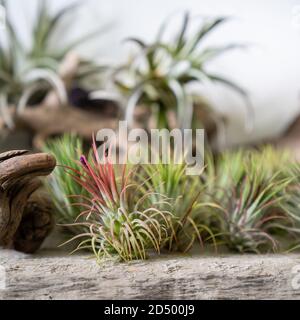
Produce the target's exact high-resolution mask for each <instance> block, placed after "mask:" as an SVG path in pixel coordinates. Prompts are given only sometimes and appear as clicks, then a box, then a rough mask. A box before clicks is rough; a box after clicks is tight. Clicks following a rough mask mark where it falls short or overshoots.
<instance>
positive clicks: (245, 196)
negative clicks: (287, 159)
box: [211, 150, 291, 253]
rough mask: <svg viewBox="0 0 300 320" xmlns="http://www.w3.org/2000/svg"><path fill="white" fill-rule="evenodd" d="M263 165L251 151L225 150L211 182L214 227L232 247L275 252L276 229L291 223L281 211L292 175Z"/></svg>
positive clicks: (227, 244) (241, 249)
mask: <svg viewBox="0 0 300 320" xmlns="http://www.w3.org/2000/svg"><path fill="white" fill-rule="evenodd" d="M263 154H264V153H261V156H262V155H263ZM259 160H261V161H259ZM265 165H266V162H264V161H262V158H261V159H259V157H258V153H257V152H256V151H250V150H240V151H236V152H232V153H230V152H226V153H224V154H223V155H221V156H220V158H219V159H218V161H217V166H216V172H215V173H216V177H215V179H214V181H213V180H211V181H213V183H214V189H215V192H214V195H213V198H214V201H215V202H216V203H217V204H218V206H219V210H218V211H219V212H218V211H216V212H214V214H216V221H215V222H214V223H213V225H214V227H215V228H214V229H213V230H214V232H215V234H216V235H218V237H220V238H221V239H222V241H221V243H223V244H225V245H226V246H227V247H229V249H231V250H234V251H237V252H256V253H259V252H262V251H269V250H273V251H276V250H278V245H279V244H278V241H277V240H276V234H277V232H278V231H281V230H287V226H288V225H290V223H291V219H290V217H289V215H288V214H286V212H285V211H284V210H282V205H283V204H284V203H285V201H286V189H287V187H288V185H289V184H290V183H291V178H289V177H286V176H285V177H284V176H281V172H280V170H276V169H274V170H273V172H272V170H266V167H265ZM217 212H218V214H217Z"/></svg>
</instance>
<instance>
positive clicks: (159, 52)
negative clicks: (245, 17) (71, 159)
mask: <svg viewBox="0 0 300 320" xmlns="http://www.w3.org/2000/svg"><path fill="white" fill-rule="evenodd" d="M225 21H227V19H226V18H217V19H212V20H207V19H203V23H202V25H201V26H200V27H198V29H197V30H196V31H195V32H194V33H190V32H189V31H190V30H189V28H190V26H191V24H192V18H191V16H190V14H189V13H186V14H185V15H184V17H183V25H182V27H181V29H180V30H179V31H178V32H177V33H176V34H175V36H174V37H173V39H172V41H167V40H164V39H163V36H164V34H165V31H166V29H167V26H168V22H169V21H167V22H166V23H165V24H163V26H162V27H161V29H160V31H159V33H158V35H157V37H156V40H155V41H154V42H153V43H150V44H147V43H145V42H143V41H141V40H139V39H129V40H130V41H133V42H134V43H136V44H137V45H138V47H139V49H140V50H139V52H138V54H136V55H135V56H134V57H133V58H132V59H131V60H130V63H129V64H128V65H125V66H122V67H121V68H119V69H118V70H117V72H116V76H115V83H116V85H117V87H118V88H119V89H120V90H121V92H123V94H124V95H125V97H127V108H126V119H127V121H128V122H129V123H130V124H132V122H133V119H134V112H135V108H136V107H137V105H145V106H148V107H149V108H151V110H152V112H153V113H154V114H155V115H156V127H158V128H169V127H172V126H174V123H173V124H172V123H171V121H170V119H169V118H168V114H169V112H170V111H172V112H175V113H176V124H175V126H177V127H181V128H190V127H191V126H192V119H193V108H194V104H196V103H197V101H198V100H199V99H200V100H201V97H200V96H199V95H195V94H192V93H191V92H190V90H189V85H190V84H192V83H198V84H203V83H206V82H219V83H222V84H225V85H228V86H230V87H231V88H233V89H235V90H236V91H237V92H238V93H239V94H241V95H242V96H243V98H245V100H246V104H247V107H249V108H250V109H249V115H248V118H247V121H248V123H249V122H251V118H252V109H251V107H250V104H249V99H248V97H247V93H246V92H245V91H244V90H243V89H242V88H240V87H239V86H237V85H236V84H234V83H232V82H231V81H229V80H227V79H225V78H222V77H220V76H217V75H214V74H212V73H209V72H208V71H207V70H206V65H207V63H209V62H210V61H211V60H212V59H213V58H215V57H217V56H219V55H221V54H223V53H224V52H226V51H228V50H231V49H234V48H237V47H241V45H236V44H233V45H227V46H224V47H208V48H205V49H201V48H200V46H201V44H202V42H203V40H204V38H206V37H207V36H208V35H209V34H210V33H211V32H212V31H213V30H215V29H216V28H217V27H218V26H220V25H222V24H223V23H224V22H225Z"/></svg>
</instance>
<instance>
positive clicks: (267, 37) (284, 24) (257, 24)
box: [9, 0, 300, 143]
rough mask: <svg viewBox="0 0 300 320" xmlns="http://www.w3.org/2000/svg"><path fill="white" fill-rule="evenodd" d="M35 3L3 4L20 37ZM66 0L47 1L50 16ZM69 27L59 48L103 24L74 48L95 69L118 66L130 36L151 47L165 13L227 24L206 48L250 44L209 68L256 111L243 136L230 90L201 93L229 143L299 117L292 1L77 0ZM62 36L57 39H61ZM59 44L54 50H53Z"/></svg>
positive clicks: (299, 22) (298, 33)
mask: <svg viewBox="0 0 300 320" xmlns="http://www.w3.org/2000/svg"><path fill="white" fill-rule="evenodd" d="M37 1H38V0H26V1H22V0H9V4H10V5H11V6H10V7H11V9H12V11H13V16H14V18H15V20H14V21H15V22H16V23H17V25H18V27H19V28H20V31H21V32H22V35H23V38H24V40H25V41H27V42H28V41H29V38H28V34H26V33H25V32H24V30H26V29H27V26H28V25H30V24H31V22H32V17H33V15H34V10H35V8H36V3H37ZM70 2H72V0H63V1H62V0H51V1H50V3H51V6H52V8H53V10H55V8H57V7H60V6H62V5H65V4H67V3H70ZM83 2H84V5H83V7H82V9H80V10H79V11H78V14H77V15H76V17H74V16H73V17H72V19H74V21H75V25H76V26H75V27H74V28H73V29H72V30H68V32H67V30H64V28H62V31H61V32H60V38H58V39H60V40H59V41H67V40H68V39H69V38H72V37H74V36H75V35H76V34H78V33H80V32H86V31H87V30H92V29H93V28H95V27H97V26H99V24H100V25H101V24H103V25H107V24H110V28H109V29H107V30H106V31H105V32H104V33H103V35H102V36H101V37H99V39H97V41H95V42H94V43H93V44H92V45H89V46H87V45H84V46H82V47H81V48H80V51H81V52H82V53H83V54H86V55H90V56H95V57H97V59H99V60H100V61H101V60H102V61H107V60H109V61H112V62H113V63H120V61H121V60H124V59H125V58H126V55H127V53H128V50H129V49H128V46H126V45H124V44H122V39H124V38H126V37H129V36H135V37H141V38H143V39H145V40H151V39H153V37H154V36H155V33H156V31H157V29H158V27H159V25H160V23H161V22H162V21H163V20H164V19H165V18H166V17H167V16H168V15H169V14H171V13H174V12H177V11H180V10H182V11H183V10H185V9H188V10H190V11H191V12H192V13H193V14H201V15H212V16H218V15H229V16H233V17H235V19H233V20H232V21H231V22H229V23H227V25H226V26H224V27H223V28H221V29H220V30H216V32H215V33H214V34H212V35H211V36H210V40H209V42H212V43H213V44H214V45H217V44H226V43H228V42H230V43H231V42H243V43H250V44H252V46H251V49H249V50H247V51H235V52H233V53H229V54H226V55H225V56H223V57H222V58H220V59H218V60H215V61H214V62H212V64H211V65H210V68H211V69H212V70H214V71H217V72H218V73H220V74H223V75H226V76H227V77H229V78H231V79H232V80H234V81H235V82H237V83H239V84H240V85H241V86H243V87H244V88H246V89H247V90H248V91H249V94H250V96H251V99H252V103H253V105H254V107H255V110H256V120H255V128H254V132H253V133H251V134H247V133H245V132H244V130H243V126H242V120H243V117H244V107H243V102H242V100H241V99H240V98H239V97H238V96H236V95H235V94H234V93H232V92H231V91H230V90H228V89H225V88H222V87H215V88H207V90H205V91H206V94H207V95H208V97H209V98H210V99H212V101H213V102H214V104H215V106H216V108H218V109H219V110H221V111H222V112H224V114H227V115H228V116H229V117H230V126H229V132H228V135H229V140H230V141H231V143H237V142H246V141H253V140H256V139H259V138H267V137H271V136H276V135H277V134H279V133H280V132H281V131H282V130H284V129H285V128H286V126H287V125H288V124H289V122H290V121H292V120H293V119H294V118H295V116H296V115H297V114H298V113H299V111H300V99H299V96H300V94H299V93H300V1H296V0H264V1H263V0H260V1H258V0H255V1H253V0H246V1H245V0H244V1H238V0H203V1H201V0H151V1H149V0H110V1H104V0H83ZM62 34H63V37H61V35H62ZM59 41H56V42H55V45H57V46H59V45H60V43H59Z"/></svg>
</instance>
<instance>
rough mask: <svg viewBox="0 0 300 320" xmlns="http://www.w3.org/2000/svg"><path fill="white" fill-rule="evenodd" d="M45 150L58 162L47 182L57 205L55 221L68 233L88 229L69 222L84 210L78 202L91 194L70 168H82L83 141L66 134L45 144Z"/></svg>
mask: <svg viewBox="0 0 300 320" xmlns="http://www.w3.org/2000/svg"><path fill="white" fill-rule="evenodd" d="M44 151H45V152H48V153H50V154H53V155H54V156H55V158H56V160H57V164H58V166H57V167H56V169H55V170H54V172H53V173H52V175H51V176H50V177H49V178H48V179H47V180H46V182H45V187H46V189H47V191H48V192H49V194H50V195H51V199H52V202H53V205H54V213H55V218H56V222H57V223H58V224H61V225H65V231H66V232H67V233H68V234H71V235H77V234H78V233H81V232H83V230H86V228H84V227H82V226H70V225H71V224H72V223H73V222H74V221H75V220H76V219H77V217H78V216H79V214H80V213H81V211H82V208H81V207H80V206H79V205H77V203H78V202H79V203H80V202H82V201H83V198H85V197H86V196H87V195H88V193H87V191H86V190H85V189H83V188H82V187H81V185H79V184H78V183H77V182H75V181H74V179H73V178H72V177H71V176H70V173H69V170H70V169H68V168H72V169H74V170H78V171H79V170H81V165H80V164H79V163H78V162H77V160H78V159H79V158H80V156H81V155H82V154H83V142H82V140H81V139H80V138H79V137H77V136H75V135H73V134H65V135H64V136H63V137H61V138H56V139H53V140H50V141H48V142H47V144H46V145H45V146H44Z"/></svg>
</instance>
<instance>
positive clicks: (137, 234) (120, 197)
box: [67, 141, 172, 261]
mask: <svg viewBox="0 0 300 320" xmlns="http://www.w3.org/2000/svg"><path fill="white" fill-rule="evenodd" d="M80 163H81V170H76V169H74V168H71V167H69V168H67V169H69V170H70V173H69V174H71V176H72V178H73V179H74V181H75V182H76V183H78V185H80V186H81V187H82V189H83V190H85V191H86V192H87V193H88V196H85V197H81V198H82V200H83V202H82V203H77V204H76V205H78V206H80V207H81V208H84V210H82V212H81V213H80V214H79V216H78V217H77V219H76V222H75V223H74V224H71V225H69V227H71V228H73V227H82V228H83V229H84V230H85V232H84V233H82V234H78V235H76V236H75V237H73V238H72V239H71V240H69V241H68V242H72V241H74V240H77V239H81V238H83V239H84V240H83V241H82V242H80V244H79V245H78V247H77V248H76V250H75V251H77V250H81V249H90V250H92V251H93V252H94V254H95V256H96V258H97V261H101V260H102V259H103V258H113V257H118V258H119V259H120V260H121V261H130V260H133V259H146V258H147V255H148V251H149V250H153V251H156V252H157V253H160V251H161V249H162V247H163V246H164V244H165V243H166V241H167V240H168V238H169V235H168V230H169V224H170V218H171V216H172V214H171V213H170V212H169V211H168V210H161V209H160V207H161V206H162V204H164V205H167V204H168V199H167V197H164V196H161V198H160V200H159V201H155V200H153V197H152V196H153V194H154V191H153V190H151V189H148V190H147V191H145V190H143V192H141V189H142V186H140V185H138V184H137V183H136V182H135V179H134V176H135V170H134V169H129V168H127V166H126V165H123V166H119V165H114V164H112V162H111V157H110V154H103V155H102V156H100V155H99V153H98V150H97V147H96V143H95V141H94V143H93V151H92V155H91V156H90V157H89V160H88V159H87V158H86V157H85V156H81V158H80Z"/></svg>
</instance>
